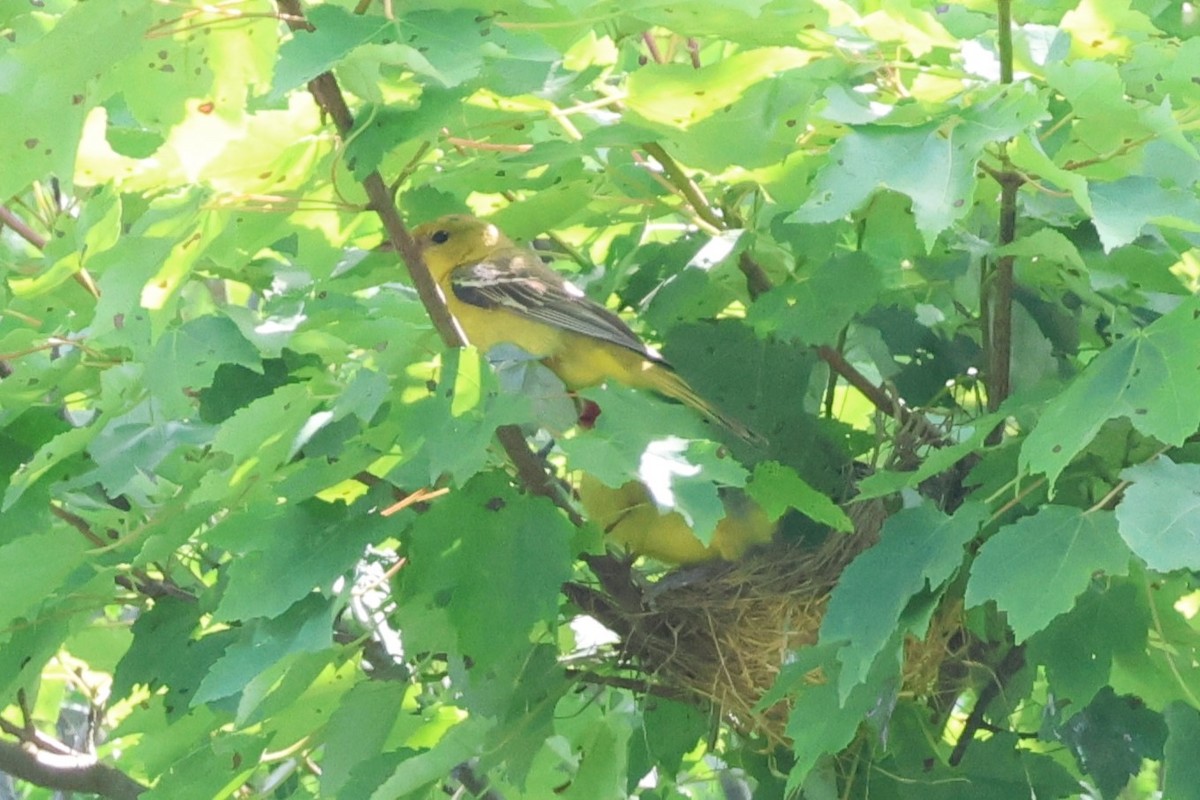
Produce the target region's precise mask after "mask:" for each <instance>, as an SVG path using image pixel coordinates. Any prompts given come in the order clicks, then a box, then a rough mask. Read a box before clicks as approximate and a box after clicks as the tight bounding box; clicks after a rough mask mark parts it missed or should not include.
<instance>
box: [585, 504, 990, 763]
mask: <svg viewBox="0 0 1200 800" xmlns="http://www.w3.org/2000/svg"><path fill="white" fill-rule="evenodd" d="M846 510H847V513H848V514H849V515H850V517H851V519H852V520H853V522H854V524H855V530H854V532H853V533H851V534H846V535H831V536H829V537H828V538H827V539H826V541H825V543H824V544H822V545H821V546H819V547H815V548H814V547H811V546H809V547H807V548H805V547H803V546H801V545H798V544H795V543H787V542H776V543H774V544H771V545H769V546H766V547H763V548H760V549H758V550H755V551H752V552H751V553H749V554H747V556H746V557H744V558H743V559H741V560H739V561H736V562H731V563H719V564H708V565H704V566H700V567H691V568H684V569H680V570H676V571H675V572H673V573H670V574H668V575H667V576H665V577H663V578H662V579H660V580H659V581H658V582H657V583H655V584H654V585H653V586H652V588H650V589H649V590H648V591H646V592H645V593H644V594H643V596H642V598H641V599H640V601H639V602H637V603H636V604H634V603H631V602H630V600H629V598H628V597H626V598H622V599H620V600H617V599H614V598H604V599H605V600H606V602H596V601H597V600H598V599H600V598H599V597H597V596H593V597H592V598H591V600H590V601H585V602H583V603H581V605H582V606H584V607H585V609H586V610H587V611H588V612H589V613H591V614H592V615H593V616H596V617H597V618H598V619H599V621H600V622H602V623H604V624H605V625H606V626H608V627H609V628H610V629H612V630H613V631H614V632H616V633H617V634H618V635H619V636H620V637H621V643H620V645H619V654H618V661H619V663H620V665H622V666H624V667H627V668H633V669H635V670H636V671H637V672H638V673H639V675H640V676H641V677H642V678H644V680H645V682H646V683H647V684H649V685H653V686H655V687H658V688H660V689H663V690H665V691H666V692H668V693H671V694H678V695H680V696H684V697H689V698H691V699H694V700H697V701H701V702H708V703H711V704H712V705H713V706H714V708H715V709H717V710H719V712H720V714H721V716H722V718H723V719H725V720H726V721H727V722H728V723H730V724H731V725H733V726H734V727H735V728H736V729H738V730H740V731H742V732H743V733H745V734H748V735H754V736H761V737H763V738H764V739H766V741H767V742H768V743H769V744H770V745H772V746H786V744H787V736H786V734H785V727H786V724H787V716H788V708H787V705H786V703H783V702H781V703H778V704H776V705H775V706H773V707H771V708H768V709H766V710H765V711H764V710H760V709H758V708H757V706H758V703H759V700H760V699H761V698H762V696H763V694H764V693H765V692H766V691H767V690H768V689H770V688H771V686H772V685H773V683H774V681H775V678H776V676H777V675H778V673H779V670H780V668H781V667H782V666H783V664H784V662H785V658H786V657H787V653H788V652H789V651H790V650H795V649H796V648H798V647H801V646H803V645H810V644H814V643H815V642H816V641H817V634H818V631H819V629H820V626H821V619H822V616H823V615H824V613H825V607H826V605H827V603H828V601H829V595H830V592H831V591H832V590H833V587H834V585H835V584H836V583H837V580H838V576H839V575H840V574H841V572H842V569H843V568H845V566H846V565H847V564H849V563H850V561H851V560H853V558H854V557H855V556H856V555H858V554H859V553H860V552H862V551H863V550H864V549H866V548H867V547H869V546H871V545H872V544H873V543H875V542H876V541H877V540H878V536H879V531H880V529H881V528H882V526H883V522H884V520H885V518H886V515H887V511H886V509H885V507H884V504H883V501H881V500H868V501H864V502H859V503H852V504H851V505H849V506H848V507H847V509H846ZM961 616H962V612H961V606H954V607H950V608H943V609H940V610H939V612H938V613H937V614H936V615H935V617H934V620H933V622H932V624H931V625H930V629H929V632H928V634H927V635H926V637H925V639H924V640H920V641H918V640H915V639H913V640H910V641H909V642H907V644H906V650H905V666H904V673H903V681H904V685H903V689H904V691H905V692H908V693H912V694H914V695H916V696H927V695H928V694H929V693H930V692H931V691H933V690H935V688H936V687H937V686H938V685H939V684H944V682H945V678H946V673H947V669H946V667H947V666H948V662H954V661H955V660H956V658H957V660H958V661H959V662H960V664H959V666H960V667H961V661H962V660H963V658H964V657H965V651H966V648H967V643H966V637H965V636H964V635H963V628H962V624H961ZM949 666H951V667H953V666H954V665H953V664H950V665H949ZM949 672H951V673H961V672H962V670H961V669H951V670H949ZM811 679H812V680H813V681H814V683H815V682H820V681H822V680H823V679H824V678H823V676H822V675H820V674H815V675H813V676H811Z"/></svg>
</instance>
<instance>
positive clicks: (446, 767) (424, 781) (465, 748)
mask: <svg viewBox="0 0 1200 800" xmlns="http://www.w3.org/2000/svg"><path fill="white" fill-rule="evenodd" d="M491 726H492V723H491V722H489V721H487V720H483V719H477V718H468V719H466V720H464V721H463V722H460V723H458V724H457V725H455V726H454V727H452V728H451V729H450V730H449V731H448V732H447V733H446V735H445V736H443V737H442V738H441V739H440V740H439V741H438V742H437V744H435V745H434V746H433V747H432V748H430V749H428V750H424V751H422V752H420V753H416V754H414V755H407V757H405V758H403V760H401V761H400V762H399V764H398V765H397V766H396V767H395V768H394V769H393V770H392V772H391V775H390V776H389V777H388V779H387V780H385V781H384V782H383V783H382V784H381V785H380V786H379V788H377V789H376V790H375V791H374V792H373V793H372V794H371V797H370V800H391V798H396V797H405V796H408V795H409V793H411V792H416V790H418V789H421V788H423V787H426V786H429V785H430V784H432V783H434V782H435V781H443V780H445V779H446V776H447V775H449V774H450V773H451V771H452V770H453V769H454V768H455V767H457V766H458V765H459V764H462V763H463V762H465V761H467V760H469V759H470V758H471V757H472V756H473V755H475V753H476V750H477V749H478V748H479V747H480V745H482V744H483V740H484V737H485V736H486V735H487V732H488V729H489V728H490V727H491Z"/></svg>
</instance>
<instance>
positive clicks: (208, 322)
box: [146, 315, 262, 416]
mask: <svg viewBox="0 0 1200 800" xmlns="http://www.w3.org/2000/svg"><path fill="white" fill-rule="evenodd" d="M261 363H262V362H261V359H260V358H259V354H258V350H257V349H256V348H255V347H254V346H253V345H252V344H250V342H248V341H246V337H244V336H242V332H241V331H240V330H239V329H238V326H237V325H235V324H234V323H233V321H232V320H230V319H229V318H228V317H225V316H218V315H208V316H203V317H199V318H198V319H193V320H190V321H188V322H186V323H184V324H183V325H181V326H180V327H178V328H171V329H170V330H168V331H167V332H166V333H164V334H163V336H162V338H161V339H159V340H158V345H157V346H156V347H155V348H154V352H153V353H152V354H151V355H150V357H149V359H148V360H147V362H146V366H147V373H146V375H147V381H146V384H147V386H148V387H149V388H150V391H151V393H152V394H153V395H154V396H155V397H156V398H157V399H158V400H159V401H160V402H161V403H162V404H163V407H164V408H165V409H166V410H167V412H168V413H171V414H176V415H179V416H183V415H186V414H187V412H188V411H190V410H191V408H192V405H193V401H192V400H191V397H190V395H191V394H192V393H193V392H196V391H199V390H200V389H204V388H206V387H208V386H211V385H212V381H213V375H214V374H215V373H216V371H217V368H218V367H220V366H221V365H222V364H237V365H240V366H243V367H248V368H250V369H253V370H255V371H258V372H261V371H262V366H261Z"/></svg>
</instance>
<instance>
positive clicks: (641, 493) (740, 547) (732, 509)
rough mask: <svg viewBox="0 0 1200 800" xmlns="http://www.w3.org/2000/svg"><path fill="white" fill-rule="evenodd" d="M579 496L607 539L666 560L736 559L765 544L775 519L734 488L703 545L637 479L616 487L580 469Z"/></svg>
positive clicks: (680, 517) (674, 562) (676, 562)
mask: <svg viewBox="0 0 1200 800" xmlns="http://www.w3.org/2000/svg"><path fill="white" fill-rule="evenodd" d="M579 499H580V501H581V502H582V503H583V508H584V510H585V511H586V512H587V515H588V518H589V519H590V520H592V521H593V522H595V523H596V524H597V525H599V526H600V528H601V529H602V530H603V531H604V532H605V534H606V535H607V537H608V539H609V541H611V542H613V543H614V544H617V545H618V546H620V547H622V548H623V549H625V550H627V551H628V552H630V553H633V554H635V555H639V556H647V557H649V558H653V559H656V560H658V561H661V562H663V563H664V564H672V565H681V566H685V565H689V564H699V563H701V562H704V561H713V560H716V559H724V560H726V561H736V560H737V559H739V558H741V557H742V556H743V555H745V553H746V551H747V550H749V549H750V548H751V547H753V546H755V545H759V544H766V543H767V542H769V541H771V539H772V537H773V536H774V535H775V527H776V526H775V523H773V522H771V520H770V519H768V518H767V515H766V513H765V512H764V511H763V510H762V508H761V507H759V505H758V504H757V503H755V502H754V501H753V500H751V499H750V498H749V497H747V496H746V495H745V494H743V493H741V492H736V491H730V492H728V493H727V494H726V495H725V496H723V497H722V500H723V501H724V503H725V517H724V518H723V519H722V520H721V521H720V522H718V523H717V528H716V531H714V533H713V536H712V541H711V542H709V543H708V545H707V546H706V545H705V544H704V543H703V542H701V541H700V539H699V538H697V536H696V534H695V533H694V532H693V531H692V528H691V527H690V526H689V525H688V523H687V520H686V519H684V517H683V515H682V514H680V513H679V512H678V511H668V512H667V513H663V512H661V511H660V510H659V509H658V506H656V505H655V503H654V500H653V498H651V496H650V492H649V491H648V490H647V489H646V487H645V486H644V485H643V484H642V483H640V482H639V481H629V482H628V483H626V484H624V485H623V486H621V487H619V488H616V489H614V488H612V487H610V486H607V485H605V484H604V483H603V482H601V481H600V480H599V479H598V478H596V477H594V476H592V475H588V474H587V473H584V474H583V475H582V477H581V478H580V481H579Z"/></svg>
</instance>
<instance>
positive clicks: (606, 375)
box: [413, 215, 761, 441]
mask: <svg viewBox="0 0 1200 800" xmlns="http://www.w3.org/2000/svg"><path fill="white" fill-rule="evenodd" d="M413 236H414V237H415V238H416V240H417V243H418V244H419V246H420V247H421V251H422V254H423V257H424V259H425V264H426V266H428V267H429V271H430V273H431V274H432V276H433V279H434V280H435V281H436V282H437V284H438V286H439V287H441V290H442V293H443V295H444V296H445V298H446V306H447V307H448V309H449V310H450V313H451V314H452V315H453V316H454V317H455V319H457V320H458V323H459V325H460V326H462V330H463V333H465V334H466V336H467V339H468V340H469V341H470V343H471V344H473V345H475V346H476V347H478V348H479V349H480V350H484V351H486V350H489V349H491V348H492V347H494V346H496V345H498V344H513V345H516V346H517V347H520V348H521V349H522V350H524V351H525V352H527V353H529V354H530V355H532V356H534V357H536V358H540V359H541V360H542V361H543V363H545V364H546V366H547V367H549V368H550V369H551V370H553V371H554V372H555V373H556V374H557V375H558V377H559V378H560V379H562V381H563V383H564V384H566V385H567V387H568V388H570V389H580V388H584V387H586V386H595V385H597V384H600V383H603V382H604V381H606V380H615V381H618V382H620V383H623V384H625V385H626V386H630V387H633V388H635V389H651V390H653V391H656V392H659V393H660V394H663V395H665V396H667V397H670V398H673V399H675V400H679V401H681V402H683V403H686V404H687V405H689V406H692V407H693V408H695V409H697V410H698V411H700V412H701V413H702V414H704V415H705V416H707V417H709V418H710V419H714V420H716V421H717V422H719V423H721V424H722V425H724V426H726V427H727V428H729V429H730V430H731V431H733V432H734V433H736V434H737V435H738V436H740V437H742V438H743V439H746V440H748V441H756V440H760V439H761V437H759V436H758V435H757V434H755V433H754V432H752V431H751V430H749V429H748V428H747V427H746V426H745V425H742V424H741V423H740V422H738V421H737V420H735V419H732V418H730V417H728V416H726V415H725V414H723V413H721V411H720V410H719V409H717V408H716V407H714V406H713V405H712V404H711V403H709V402H708V401H706V400H705V399H704V398H702V397H701V396H700V395H698V394H697V393H696V391H695V390H694V389H692V387H691V386H690V385H688V383H687V381H685V380H684V379H683V378H681V377H679V375H677V374H676V373H675V371H674V370H673V369H672V368H671V366H670V365H669V364H668V363H667V362H666V361H664V360H663V358H662V356H660V355H659V354H658V353H657V352H655V351H654V350H653V349H651V348H649V347H647V346H646V345H645V343H643V342H642V341H641V339H639V338H638V337H637V335H636V334H635V333H634V332H633V331H632V330H630V329H629V327H628V326H627V325H626V324H625V323H624V322H623V321H622V320H621V319H620V318H619V317H618V316H617V315H616V314H613V313H612V312H611V311H609V310H608V309H606V308H604V307H603V306H601V305H599V304H597V303H595V302H593V301H592V300H590V299H588V298H587V297H586V296H585V295H584V294H583V292H582V291H580V290H579V289H578V288H577V287H575V286H573V285H572V284H570V283H568V282H567V281H566V280H564V279H563V277H562V276H561V275H559V274H558V273H557V272H555V271H554V270H552V269H550V268H548V267H547V266H546V265H544V264H543V263H542V260H541V259H540V258H539V257H538V255H537V253H535V252H533V251H532V250H530V249H528V248H525V247H520V246H518V245H516V244H515V243H514V242H513V241H512V240H511V239H509V238H508V237H507V236H505V235H504V234H503V233H501V232H500V230H499V229H498V228H497V227H496V226H495V225H492V224H491V223H489V222H486V221H484V220H481V219H477V218H475V217H471V216H467V215H451V216H447V217H442V218H441V219H438V220H435V221H433V222H427V223H425V224H424V225H421V226H420V227H418V228H416V229H415V230H414V231H413Z"/></svg>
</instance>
